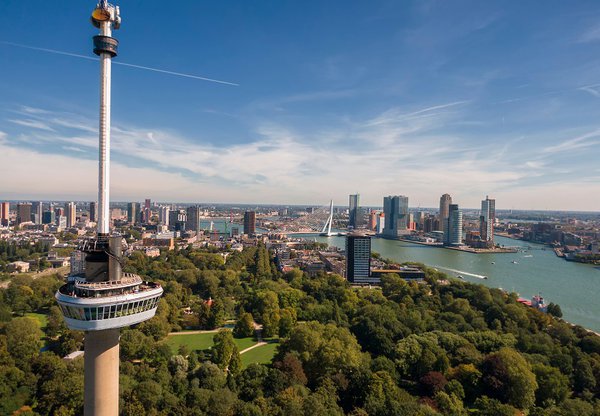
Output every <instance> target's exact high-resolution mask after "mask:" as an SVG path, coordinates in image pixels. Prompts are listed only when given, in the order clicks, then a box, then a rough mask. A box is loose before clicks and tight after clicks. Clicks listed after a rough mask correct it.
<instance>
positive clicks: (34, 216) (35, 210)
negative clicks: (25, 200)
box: [31, 201, 43, 224]
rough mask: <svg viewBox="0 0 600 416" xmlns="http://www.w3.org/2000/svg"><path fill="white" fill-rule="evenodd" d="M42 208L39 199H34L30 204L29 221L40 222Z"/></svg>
mask: <svg viewBox="0 0 600 416" xmlns="http://www.w3.org/2000/svg"><path fill="white" fill-rule="evenodd" d="M42 210H43V204H42V202H41V201H34V202H33V203H32V204H31V221H32V222H33V223H34V224H41V223H42Z"/></svg>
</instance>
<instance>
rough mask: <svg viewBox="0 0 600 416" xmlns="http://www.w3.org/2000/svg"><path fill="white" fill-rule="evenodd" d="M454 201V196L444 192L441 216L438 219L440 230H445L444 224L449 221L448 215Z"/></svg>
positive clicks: (441, 199) (441, 200)
mask: <svg viewBox="0 0 600 416" xmlns="http://www.w3.org/2000/svg"><path fill="white" fill-rule="evenodd" d="M451 203H452V197H451V196H450V195H448V194H444V195H442V196H441V197H440V212H439V216H438V219H439V220H440V221H439V224H440V226H439V228H440V230H439V231H445V230H444V224H446V223H447V222H448V221H447V220H448V215H449V213H450V204H451Z"/></svg>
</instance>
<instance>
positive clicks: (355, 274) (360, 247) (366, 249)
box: [346, 234, 379, 283]
mask: <svg viewBox="0 0 600 416" xmlns="http://www.w3.org/2000/svg"><path fill="white" fill-rule="evenodd" d="M346 279H348V281H349V282H350V283H376V282H378V281H379V280H378V279H372V278H371V237H369V236H366V235H361V234H348V235H347V236H346Z"/></svg>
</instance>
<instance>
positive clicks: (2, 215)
mask: <svg viewBox="0 0 600 416" xmlns="http://www.w3.org/2000/svg"><path fill="white" fill-rule="evenodd" d="M9 221H10V202H2V203H0V225H3V226H4V227H8V223H9Z"/></svg>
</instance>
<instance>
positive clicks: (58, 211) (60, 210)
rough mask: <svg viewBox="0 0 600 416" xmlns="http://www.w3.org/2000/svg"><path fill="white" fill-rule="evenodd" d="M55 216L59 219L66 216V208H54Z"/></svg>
mask: <svg viewBox="0 0 600 416" xmlns="http://www.w3.org/2000/svg"><path fill="white" fill-rule="evenodd" d="M54 214H55V215H56V216H57V217H60V216H64V215H65V209H64V208H60V207H58V208H54Z"/></svg>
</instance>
